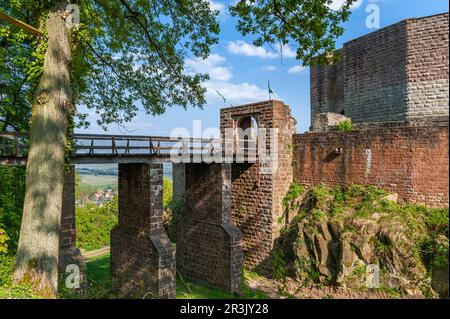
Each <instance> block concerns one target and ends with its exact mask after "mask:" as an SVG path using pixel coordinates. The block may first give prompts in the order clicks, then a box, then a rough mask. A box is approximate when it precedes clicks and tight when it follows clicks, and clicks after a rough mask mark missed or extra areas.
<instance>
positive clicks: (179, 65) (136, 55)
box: [0, 0, 219, 130]
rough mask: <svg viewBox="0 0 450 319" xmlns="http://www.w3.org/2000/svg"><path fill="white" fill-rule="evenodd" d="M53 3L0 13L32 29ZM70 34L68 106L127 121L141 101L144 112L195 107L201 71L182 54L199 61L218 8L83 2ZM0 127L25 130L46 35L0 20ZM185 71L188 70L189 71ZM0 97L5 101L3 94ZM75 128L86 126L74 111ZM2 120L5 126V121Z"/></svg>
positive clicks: (200, 95) (3, 3) (6, 2)
mask: <svg viewBox="0 0 450 319" xmlns="http://www.w3.org/2000/svg"><path fill="white" fill-rule="evenodd" d="M54 4H55V2H54V1H48V0H45V1H28V0H14V1H10V0H0V11H2V12H4V13H6V14H8V15H11V16H13V17H15V18H17V19H20V20H21V21H23V22H25V23H28V24H30V25H33V26H37V27H38V28H39V29H40V30H41V31H42V32H43V33H44V34H45V33H46V28H45V22H46V17H47V16H48V13H49V12H50V10H52V7H53V5H54ZM78 6H79V9H80V22H81V24H80V25H79V26H78V27H75V28H73V29H72V30H71V31H72V32H71V39H72V49H73V53H72V55H73V61H72V68H71V74H70V75H71V85H72V91H73V98H74V101H73V102H74V104H84V105H87V106H88V107H89V108H94V109H97V112H98V114H100V117H101V118H100V120H99V121H98V124H100V125H103V124H107V123H112V122H116V123H122V122H127V121H130V120H131V119H132V118H133V117H134V116H135V115H136V112H137V110H138V109H137V108H138V107H137V105H142V107H143V108H144V110H145V111H146V112H148V113H150V114H161V113H163V112H164V111H165V109H166V107H171V106H181V107H183V108H187V107H188V106H194V107H202V106H203V105H204V104H205V98H204V95H205V92H206V89H205V88H203V87H202V86H201V83H202V82H203V81H205V80H206V79H207V78H208V76H207V75H205V74H192V73H191V72H185V71H184V66H185V64H184V62H185V57H186V56H191V57H193V58H206V57H207V56H208V55H209V53H210V47H211V46H212V45H214V44H216V43H217V42H218V38H217V34H218V33H219V24H218V23H217V21H216V17H217V15H218V12H215V11H212V10H211V9H210V6H209V4H208V2H207V1H206V0H197V1H191V0H189V1H176V2H172V1H158V2H149V1H130V0H121V1H82V2H78ZM0 37H1V41H0V44H1V45H0V89H1V95H2V99H1V101H0V114H1V115H0V129H1V128H2V125H1V124H2V123H3V128H5V126H8V127H9V128H13V129H15V130H28V120H29V118H30V113H31V102H32V97H33V93H34V90H35V88H36V84H37V82H38V80H39V78H40V76H41V74H42V70H43V60H44V54H45V51H46V48H47V36H44V38H43V39H39V38H37V37H36V36H35V35H32V34H28V33H26V32H25V31H22V30H21V29H18V28H17V27H15V26H12V25H11V24H9V23H4V24H2V25H0ZM188 71H189V70H188ZM4 96H5V98H3V97H4ZM77 115H78V120H79V124H80V125H88V124H89V123H87V122H86V114H80V113H78V114H77ZM6 124H8V125H6Z"/></svg>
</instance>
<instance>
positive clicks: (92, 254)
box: [80, 246, 110, 261]
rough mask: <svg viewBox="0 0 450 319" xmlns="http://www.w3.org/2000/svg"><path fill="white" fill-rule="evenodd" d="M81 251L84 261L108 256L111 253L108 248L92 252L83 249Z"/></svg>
mask: <svg viewBox="0 0 450 319" xmlns="http://www.w3.org/2000/svg"><path fill="white" fill-rule="evenodd" d="M80 251H81V255H82V256H83V260H85V261H86V260H88V259H92V258H95V257H100V256H103V255H106V254H109V252H110V247H109V246H106V247H103V248H100V249H96V250H91V251H85V250H83V249H80Z"/></svg>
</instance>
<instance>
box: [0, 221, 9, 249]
mask: <svg viewBox="0 0 450 319" xmlns="http://www.w3.org/2000/svg"><path fill="white" fill-rule="evenodd" d="M8 240H9V237H8V234H7V233H6V232H5V231H4V230H3V229H2V228H1V227H0V255H1V254H4V255H6V254H7V253H8Z"/></svg>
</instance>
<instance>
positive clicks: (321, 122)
mask: <svg viewBox="0 0 450 319" xmlns="http://www.w3.org/2000/svg"><path fill="white" fill-rule="evenodd" d="M311 116H312V119H311V123H312V125H311V130H312V131H317V132H327V131H332V130H334V129H335V127H336V125H338V124H339V123H341V122H343V121H351V119H350V118H349V117H347V116H345V115H341V114H339V113H331V112H324V113H313V114H311Z"/></svg>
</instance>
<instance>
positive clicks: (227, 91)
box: [205, 81, 269, 105]
mask: <svg viewBox="0 0 450 319" xmlns="http://www.w3.org/2000/svg"><path fill="white" fill-rule="evenodd" d="M205 88H206V89H207V90H208V91H207V93H206V98H207V100H208V103H209V104H216V105H217V104H218V103H223V100H222V98H221V97H220V96H219V94H217V92H216V90H217V91H218V92H220V94H222V95H223V96H224V97H225V98H226V99H227V100H228V101H229V102H230V103H232V104H233V105H239V104H243V103H249V102H256V101H263V100H267V99H268V97H269V93H268V91H267V90H264V89H261V88H260V87H258V86H257V85H255V84H251V83H247V82H244V83H237V84H236V83H230V82H215V81H209V82H207V83H205Z"/></svg>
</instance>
